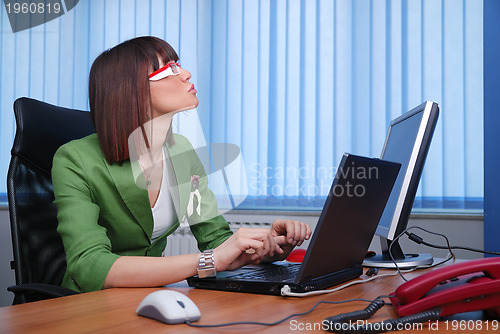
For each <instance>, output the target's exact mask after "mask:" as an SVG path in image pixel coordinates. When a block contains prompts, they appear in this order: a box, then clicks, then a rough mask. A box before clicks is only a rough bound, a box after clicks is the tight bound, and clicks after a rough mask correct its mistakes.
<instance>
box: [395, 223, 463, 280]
mask: <svg viewBox="0 0 500 334" xmlns="http://www.w3.org/2000/svg"><path fill="white" fill-rule="evenodd" d="M412 229H420V230H422V231H425V232H427V233H429V234H434V235H437V236H441V237H443V238H444V239H445V240H446V244H447V247H444V249H448V256H447V257H446V258H445V259H444V260H443V261H441V262H438V263H435V264H432V265H424V266H416V267H414V268H413V269H414V270H418V269H428V268H433V267H436V266H439V265H441V264H443V263H445V262H448V261H450V260H452V259H455V254H454V253H453V251H452V248H451V246H450V240H449V239H448V237H447V236H446V235H444V234H441V233H437V232H432V231H429V230H426V229H424V228H422V227H419V226H410V227H408V228H406V229H405V230H404V231H403V232H401V233H400V234H399V235H398V236H397V237H396V238H394V240H393V242H392V243H391V244H390V245H389V255H390V257H391V260H392V262H393V263H394V265H395V266H396V270H397V271H398V273H399V276H401V278H402V279H403V280H404V281H406V282H408V280H407V279H406V277H404V275H403V272H402V271H401V269H400V268H399V266H398V263H397V262H396V260H395V259H394V256H393V254H392V246H393V245H394V244H395V243H396V241H397V240H399V238H401V237H402V236H403V235H405V234H406V235H407V234H408V231H409V230H412Z"/></svg>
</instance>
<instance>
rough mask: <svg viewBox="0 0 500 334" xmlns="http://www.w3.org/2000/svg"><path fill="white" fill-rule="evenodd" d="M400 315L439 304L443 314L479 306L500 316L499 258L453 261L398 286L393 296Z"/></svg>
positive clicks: (393, 302)
mask: <svg viewBox="0 0 500 334" xmlns="http://www.w3.org/2000/svg"><path fill="white" fill-rule="evenodd" d="M389 298H390V299H391V302H392V304H393V306H394V308H395V309H396V313H397V314H398V315H399V316H407V315H411V314H415V313H420V312H423V311H427V310H432V309H434V308H436V307H439V308H440V311H441V313H440V315H441V316H442V317H444V316H448V315H452V314H456V313H463V312H471V311H477V310H488V311H489V312H490V315H492V316H496V317H498V316H500V258H486V259H480V260H471V261H467V262H463V263H456V264H452V265H449V266H446V267H443V268H439V269H435V270H433V271H431V272H428V273H425V274H423V275H420V276H418V277H416V278H414V279H412V280H410V281H408V282H406V283H404V284H402V285H401V286H399V287H398V288H397V289H396V291H395V292H393V293H392V294H391V295H390V297H389Z"/></svg>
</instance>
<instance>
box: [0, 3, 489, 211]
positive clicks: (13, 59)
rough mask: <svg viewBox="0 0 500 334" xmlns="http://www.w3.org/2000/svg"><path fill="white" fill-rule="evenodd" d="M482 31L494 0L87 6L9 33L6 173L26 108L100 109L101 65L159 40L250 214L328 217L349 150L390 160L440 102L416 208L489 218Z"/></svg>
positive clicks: (0, 139)
mask: <svg viewBox="0 0 500 334" xmlns="http://www.w3.org/2000/svg"><path fill="white" fill-rule="evenodd" d="M139 3H140V4H139ZM167 14H168V15H167ZM6 21H7V20H6V13H5V11H4V12H2V22H3V24H4V26H6V25H7V23H6ZM482 24H483V2H482V0H463V1H455V0H444V1H433V0H422V1H420V0H414V1H382V0H380V1H376V0H372V1H350V0H337V1H331V0H323V1H322V0H318V1H299V0H295V1H293V0H288V1H287V0H281V1H279V0H278V1H270V0H261V1H243V0H241V1H239V0H231V1H216V0H213V1H153V0H151V1H138V0H135V1H134V0H130V1H120V2H117V1H109V0H108V1H97V0H93V1H88V2H85V3H83V2H80V3H79V4H78V5H77V6H76V7H75V8H74V9H73V10H72V11H71V12H68V13H67V14H66V15H63V16H61V17H60V18H58V19H56V20H53V21H51V22H48V23H46V24H45V25H43V26H38V27H34V28H32V29H30V30H27V31H24V32H18V33H16V34H13V33H11V32H8V30H6V29H5V30H4V32H3V33H2V39H1V41H0V42H1V44H2V45H1V47H2V57H1V73H2V74H1V81H0V85H1V90H2V95H1V101H0V103H1V108H2V113H1V118H0V127H1V128H0V129H1V132H0V145H1V146H2V149H1V153H0V172H1V173H0V175H6V174H7V167H8V161H9V159H10V156H9V151H10V146H11V144H12V139H13V136H14V131H15V129H14V121H13V115H12V112H11V110H12V102H13V101H14V100H15V98H17V97H20V96H30V97H33V98H38V99H41V100H44V101H46V102H49V103H53V104H57V105H62V106H66V107H72V108H79V109H88V102H87V76H88V72H89V69H90V65H91V63H92V61H93V59H94V58H95V57H96V56H97V55H98V54H99V53H100V52H102V51H103V50H104V49H106V48H109V47H111V46H114V45H116V44H117V43H119V42H120V41H123V40H126V39H129V38H132V37H135V36H139V35H149V34H150V35H155V36H158V37H161V38H164V39H165V40H167V41H168V42H169V43H170V44H172V46H173V47H174V48H175V49H176V50H177V51H178V52H179V55H180V58H181V62H182V64H183V67H185V68H187V69H188V70H190V71H191V72H192V74H193V79H192V81H193V82H194V83H195V85H196V87H197V88H198V97H199V98H200V105H199V107H198V109H197V114H198V115H197V117H198V118H199V120H200V124H201V127H202V129H203V132H204V137H205V141H206V142H210V143H212V142H229V143H233V144H236V145H238V146H240V147H241V151H242V156H243V159H244V162H245V166H246V172H247V182H248V183H247V189H248V197H247V199H246V200H245V202H244V203H243V204H242V205H241V206H240V208H248V209H262V208H268V209H271V208H272V209H285V210H290V209H300V210H317V209H320V208H321V207H322V204H323V202H324V199H325V196H326V194H327V193H328V191H329V188H330V185H331V181H332V179H333V176H334V174H335V171H336V166H337V165H338V163H339V161H340V158H341V156H342V154H343V153H344V152H350V153H354V154H360V155H367V156H379V155H380V152H381V150H382V145H383V142H384V138H385V135H386V130H387V127H388V124H389V122H390V120H391V119H393V118H395V117H397V116H398V115H400V114H402V113H403V112H405V111H407V110H409V109H411V108H413V107H414V106H416V105H418V104H420V103H422V102H423V101H425V100H432V101H435V102H437V103H438V104H439V106H440V109H441V114H440V120H439V122H438V125H437V128H436V131H435V134H434V139H433V143H432V145H431V149H430V152H429V155H428V158H427V162H426V167H425V168H424V174H423V177H422V181H421V184H420V188H419V191H418V193H417V199H416V202H415V207H419V208H426V209H442V208H445V209H453V210H462V209H478V210H482V205H483V30H482ZM206 64H212V65H211V66H206ZM5 191H6V190H5V182H2V185H1V188H0V193H5Z"/></svg>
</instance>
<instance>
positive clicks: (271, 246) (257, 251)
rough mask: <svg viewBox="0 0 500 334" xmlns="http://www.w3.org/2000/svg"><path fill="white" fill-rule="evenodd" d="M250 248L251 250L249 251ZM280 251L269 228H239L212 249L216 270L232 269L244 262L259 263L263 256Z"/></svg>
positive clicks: (244, 263) (242, 264)
mask: <svg viewBox="0 0 500 334" xmlns="http://www.w3.org/2000/svg"><path fill="white" fill-rule="evenodd" d="M250 250H251V251H250ZM275 252H278V253H282V252H283V251H282V249H281V248H280V247H279V246H278V244H277V243H276V241H275V240H274V237H273V235H272V234H271V230H270V229H260V228H240V229H238V230H237V231H236V232H235V233H234V234H233V235H232V236H231V237H230V238H229V239H227V240H226V241H224V242H223V243H222V244H221V245H219V246H218V247H217V248H215V249H214V260H215V266H216V269H217V271H225V270H234V269H238V268H240V267H241V266H244V265H246V264H250V263H253V264H256V263H259V262H260V260H261V259H263V258H264V257H265V256H269V257H272V256H273V255H274V253H275Z"/></svg>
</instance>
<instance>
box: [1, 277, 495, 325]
mask: <svg viewBox="0 0 500 334" xmlns="http://www.w3.org/2000/svg"><path fill="white" fill-rule="evenodd" d="M383 272H384V271H381V273H383ZM418 274H419V273H418V272H417V273H408V274H405V276H406V277H407V278H408V279H409V278H412V277H415V276H416V275H418ZM401 283H403V280H402V279H401V278H400V277H399V276H392V277H380V278H379V279H376V280H374V281H372V282H369V283H366V284H359V285H354V286H351V287H349V288H346V289H344V290H341V291H339V292H335V293H331V294H326V295H319V296H312V297H305V298H291V297H287V298H284V297H279V296H266V295H256V294H246V293H236V292H221V291H210V290H200V289H192V288H189V287H188V286H187V284H186V283H185V282H184V283H182V282H181V283H178V284H174V285H170V286H168V288H169V289H173V290H177V291H180V292H182V293H184V294H186V295H187V296H188V297H189V298H191V299H192V300H193V301H194V302H195V303H196V304H197V306H198V307H199V309H200V311H201V315H202V316H201V319H200V321H198V322H197V324H218V323H226V322H234V321H259V322H274V321H277V320H280V319H282V318H284V317H286V316H288V315H291V314H293V313H300V312H304V311H307V310H309V309H310V308H311V307H312V306H313V305H314V304H316V303H317V302H318V301H321V300H328V301H340V300H345V299H351V298H366V299H375V298H376V297H377V296H379V295H387V294H389V293H391V292H393V291H394V290H395V288H396V287H397V286H399V285H400V284H401ZM155 290H158V288H120V289H109V290H104V291H98V292H92V293H85V294H81V295H75V296H69V297H63V298H57V299H51V300H45V301H40V302H35V303H29V304H23V305H16V306H8V307H2V308H0V333H22V334H26V333H51V334H55V333H121V334H124V333H164V332H174V331H175V333H198V334H201V333H234V332H238V333H254V332H256V331H258V332H259V333H260V332H262V333H289V332H304V333H311V332H321V331H322V330H321V324H322V321H323V320H324V319H325V318H327V317H329V316H332V315H335V314H339V313H343V312H349V311H354V310H359V309H363V308H365V307H366V306H367V305H368V303H366V302H352V303H347V304H340V305H330V304H321V305H320V306H318V307H317V308H316V309H315V310H314V311H313V312H312V313H310V314H308V315H305V316H300V317H294V318H292V319H289V320H287V321H285V322H284V323H282V324H280V325H278V326H273V327H263V326H251V325H238V326H231V327H221V328H213V329H207V328H203V329H198V328H192V327H189V326H188V325H184V324H182V325H166V324H163V323H161V322H158V321H155V320H152V319H147V318H143V317H140V316H138V315H136V313H135V310H136V308H137V305H139V303H140V301H141V300H142V299H143V298H144V297H146V295H148V294H149V293H151V292H153V291H155ZM396 317H397V316H396V314H395V312H394V311H393V309H392V307H391V306H384V307H383V308H382V309H380V310H379V311H378V312H377V314H376V315H375V316H374V317H373V318H372V319H370V322H377V321H382V320H385V319H389V318H396ZM471 317H472V318H474V319H480V317H481V313H480V312H475V313H469V314H467V315H461V316H460V317H454V318H453V319H450V320H449V321H448V322H445V321H440V322H439V323H437V324H436V323H433V325H434V326H437V325H438V328H429V327H428V324H424V325H423V328H420V329H415V330H410V331H400V332H397V333H439V334H441V333H478V332H481V333H498V332H500V323H499V322H497V321H496V320H484V321H480V322H479V323H476V322H468V320H469V319H471ZM453 320H454V321H455V322H453ZM495 324H496V326H495ZM314 326H316V329H315V328H314ZM460 326H462V327H463V326H469V327H470V328H471V329H470V330H467V329H466V330H462V329H460ZM480 326H481V327H482V328H480ZM486 327H489V329H487V328H486ZM465 328H467V327H465ZM495 329H496V330H495Z"/></svg>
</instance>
